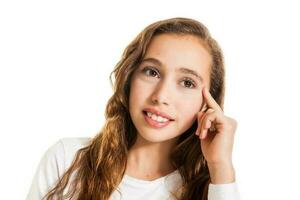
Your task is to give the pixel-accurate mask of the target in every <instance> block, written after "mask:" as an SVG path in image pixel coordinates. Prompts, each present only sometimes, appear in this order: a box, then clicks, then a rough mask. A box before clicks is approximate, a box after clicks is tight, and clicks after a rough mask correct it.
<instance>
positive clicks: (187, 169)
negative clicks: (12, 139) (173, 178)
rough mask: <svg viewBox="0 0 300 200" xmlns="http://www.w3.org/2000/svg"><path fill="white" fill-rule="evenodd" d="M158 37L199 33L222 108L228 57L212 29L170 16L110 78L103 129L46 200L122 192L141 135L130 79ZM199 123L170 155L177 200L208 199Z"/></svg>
mask: <svg viewBox="0 0 300 200" xmlns="http://www.w3.org/2000/svg"><path fill="white" fill-rule="evenodd" d="M159 34H177V35H194V36H196V37H198V38H200V39H201V41H202V42H203V44H204V46H205V48H206V49H207V51H208V52H209V53H210V55H211V57H212V63H211V68H210V92H211V94H212V96H213V98H214V99H215V100H216V101H217V103H218V104H219V105H220V107H221V108H222V109H223V102H224V76H225V71H224V61H223V55H222V51H221V49H220V47H219V45H218V43H217V42H216V41H215V40H214V39H213V38H212V37H211V35H210V33H209V31H208V29H207V28H206V27H205V26H204V25H203V24H202V23H200V22H199V21H196V20H194V19H189V18H170V19H166V20H161V21H157V22H155V23H153V24H150V25H149V26H147V27H146V28H145V29H144V30H143V31H142V32H140V33H139V34H138V35H137V36H136V38H134V40H133V41H132V42H131V43H130V44H129V45H128V46H127V47H126V48H125V50H124V52H123V54H122V57H121V59H120V61H119V62H118V63H117V64H116V66H115V68H114V70H113V71H112V72H111V74H110V81H111V84H112V87H113V92H114V93H113V95H112V96H111V98H110V99H109V100H108V103H107V106H106V109H105V119H106V120H105V124H104V126H103V127H102V129H101V130H100V132H99V133H98V134H97V135H96V136H95V137H94V138H92V139H91V141H90V143H89V144H88V145H87V146H86V147H84V148H81V149H79V150H78V151H77V153H76V155H75V158H74V160H73V162H72V164H71V166H70V167H69V168H68V169H67V170H66V172H65V173H64V174H63V175H62V177H60V178H59V180H58V182H57V184H56V185H55V187H54V188H53V189H51V190H50V191H49V192H48V193H47V194H46V196H45V197H44V198H43V199H45V200H51V199H61V200H63V199H71V200H75V199H80V200H98V199H99V200H108V199H109V197H110V196H111V194H112V193H113V192H114V191H115V190H117V188H118V185H119V184H120V182H121V180H122V178H123V176H124V173H125V169H126V165H127V155H128V150H129V149H130V148H131V147H132V145H133V144H134V142H135V140H136V136H137V130H136V128H135V126H134V125H133V122H132V120H131V117H130V114H129V94H130V81H131V77H132V74H133V72H134V71H135V69H136V68H137V66H139V64H140V62H141V61H142V59H143V57H144V55H145V53H146V50H147V47H148V45H149V43H150V42H151V40H152V38H153V37H155V36H156V35H159ZM197 123H198V122H197V120H196V121H195V122H194V123H193V125H192V126H191V127H190V128H189V129H188V130H187V131H185V132H184V133H183V134H182V135H180V137H179V139H178V143H177V145H176V147H175V148H174V150H173V152H172V154H171V159H172V165H173V166H174V167H175V169H178V171H179V172H180V175H181V177H182V180H183V184H182V188H181V189H182V190H181V191H182V192H181V195H180V196H179V197H177V198H178V199H184V200H192V199H202V200H207V193H208V184H209V183H210V175H209V171H208V167H207V163H206V160H205V158H204V156H203V154H202V151H201V146H200V142H199V140H198V139H196V137H195V135H194V133H195V131H196V128H197V125H198V124H197Z"/></svg>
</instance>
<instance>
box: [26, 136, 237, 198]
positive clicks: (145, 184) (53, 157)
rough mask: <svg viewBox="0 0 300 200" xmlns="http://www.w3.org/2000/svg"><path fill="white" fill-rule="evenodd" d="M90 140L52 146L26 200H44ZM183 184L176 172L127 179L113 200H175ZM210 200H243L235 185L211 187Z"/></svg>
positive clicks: (65, 142) (66, 142)
mask: <svg viewBox="0 0 300 200" xmlns="http://www.w3.org/2000/svg"><path fill="white" fill-rule="evenodd" d="M89 141H90V139H89V138H63V139H61V140H59V141H58V142H56V143H55V144H54V145H52V146H51V147H50V148H49V149H48V150H47V152H46V153H45V154H44V156H43V157H42V159H41V161H40V163H39V166H38V169H37V171H36V173H35V176H34V178H33V182H32V185H31V188H30V190H29V193H28V195H27V198H26V200H41V199H42V197H43V196H45V194H46V193H47V192H48V191H50V189H52V188H53V187H54V186H55V184H56V183H57V180H58V178H59V177H61V176H62V175H63V174H64V172H65V171H66V170H67V169H68V168H69V166H70V165H71V163H72V161H73V159H74V157H75V154H76V152H77V151H78V150H79V149H80V148H83V147H85V146H87V145H88V143H89ZM181 184H182V179H181V176H180V174H179V172H178V171H177V170H176V171H174V172H172V173H170V174H168V175H166V176H164V177H160V178H158V179H155V180H152V181H146V180H141V179H137V178H134V177H131V176H128V175H126V174H125V175H124V176H123V179H122V181H121V183H120V185H119V187H118V189H119V191H120V192H121V193H119V192H118V191H114V192H113V193H112V195H111V197H110V200H140V199H143V200H165V199H173V198H172V196H171V195H170V192H178V191H179V188H180V186H181ZM208 200H240V196H239V191H238V187H237V184H236V182H234V183H229V184H209V188H208Z"/></svg>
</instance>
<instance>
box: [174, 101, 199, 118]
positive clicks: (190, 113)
mask: <svg viewBox="0 0 300 200" xmlns="http://www.w3.org/2000/svg"><path fill="white" fill-rule="evenodd" d="M196 99H198V100H197V101H196ZM201 105H202V97H200V96H199V97H197V98H195V99H192V100H191V101H183V102H180V105H178V106H177V108H178V110H177V111H178V113H181V115H182V117H183V118H184V119H186V120H187V121H192V120H194V119H196V117H197V113H198V112H199V111H200V109H201Z"/></svg>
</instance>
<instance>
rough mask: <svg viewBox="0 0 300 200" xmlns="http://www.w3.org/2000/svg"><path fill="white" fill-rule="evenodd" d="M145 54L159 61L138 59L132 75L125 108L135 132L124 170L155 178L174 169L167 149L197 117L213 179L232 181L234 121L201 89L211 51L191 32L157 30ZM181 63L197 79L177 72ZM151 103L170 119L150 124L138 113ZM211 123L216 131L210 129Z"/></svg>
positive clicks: (208, 66) (206, 79)
mask: <svg viewBox="0 0 300 200" xmlns="http://www.w3.org/2000/svg"><path fill="white" fill-rule="evenodd" d="M148 58H154V59H155V60H158V61H159V62H160V63H157V62H155V61H153V60H152V61H150V60H148V61H144V62H142V63H141V64H140V65H139V66H138V68H137V69H136V71H135V72H134V74H133V76H132V79H131V86H130V95H129V112H130V115H131V118H132V121H133V123H134V125H135V127H136V129H137V131H138V135H137V141H136V143H135V144H134V145H133V147H132V148H131V149H130V150H129V154H128V161H127V168H126V171H125V173H126V174H127V175H129V176H132V177H136V178H139V179H143V180H154V179H156V178H159V177H161V176H165V175H167V174H169V173H170V172H172V171H174V170H175V169H173V168H172V166H171V161H170V159H169V157H170V152H171V150H172V148H174V145H175V144H176V141H177V139H178V137H179V136H180V135H181V134H182V133H183V132H184V131H186V130H187V129H188V128H189V127H190V126H191V125H192V124H193V123H194V122H195V120H198V124H199V126H198V129H197V131H196V134H195V136H197V138H199V142H201V144H202V145H201V146H202V152H203V154H204V156H205V158H206V160H207V161H208V164H209V170H210V174H211V178H212V183H226V182H233V181H234V169H233V167H232V162H231V153H232V146H233V135H234V131H235V125H236V122H235V121H234V120H231V118H228V117H226V116H224V115H223V113H222V109H221V108H220V107H219V106H218V104H217V103H216V102H215V101H214V100H213V98H212V97H211V95H210V94H209V92H208V91H206V90H205V88H206V87H205V85H209V82H210V77H209V73H210V64H211V56H210V54H209V53H208V51H207V50H206V49H205V47H204V46H203V45H202V41H201V40H200V39H199V38H197V37H195V36H192V35H184V36H182V35H181V36H179V35H175V34H162V35H158V36H155V37H154V38H153V39H152V41H151V43H150V45H149V47H148V49H147V51H146V55H145V59H148ZM146 67H147V68H146ZM182 67H184V68H188V69H190V70H193V71H195V72H196V73H197V74H198V75H199V76H201V80H200V79H199V78H197V77H196V76H194V75H191V74H185V73H182V72H180V71H179V70H178V69H179V68H182ZM149 107H151V108H155V109H156V110H158V111H160V112H164V113H166V114H168V115H169V116H171V117H172V118H173V119H174V121H172V122H171V123H170V124H169V125H168V126H166V127H163V128H153V127H151V126H149V125H148V124H147V122H146V121H145V119H144V115H143V113H142V111H143V110H144V109H145V108H149ZM207 108H208V109H207ZM204 109H205V111H206V112H204ZM212 123H214V124H215V127H216V131H215V132H214V133H210V132H209V131H208V128H210V127H211V125H212ZM200 132H201V134H200V135H199V133H200ZM224 173H225V175H224Z"/></svg>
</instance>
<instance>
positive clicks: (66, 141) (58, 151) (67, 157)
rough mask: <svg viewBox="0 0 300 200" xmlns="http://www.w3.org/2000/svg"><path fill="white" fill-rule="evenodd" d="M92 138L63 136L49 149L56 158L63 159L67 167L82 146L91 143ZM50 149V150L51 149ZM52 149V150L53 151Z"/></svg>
mask: <svg viewBox="0 0 300 200" xmlns="http://www.w3.org/2000/svg"><path fill="white" fill-rule="evenodd" d="M90 141H91V138H83V137H82V138H73V137H69V138H61V139H59V140H58V141H57V142H56V143H55V144H54V145H52V146H51V147H50V148H49V150H50V154H52V156H54V157H56V158H60V159H63V161H64V165H65V167H68V166H70V165H71V163H72V161H73V159H74V157H75V155H76V153H77V151H78V150H80V149H81V148H84V147H86V146H88V145H89V143H90ZM49 150H48V151H49ZM51 151H52V152H51Z"/></svg>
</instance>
